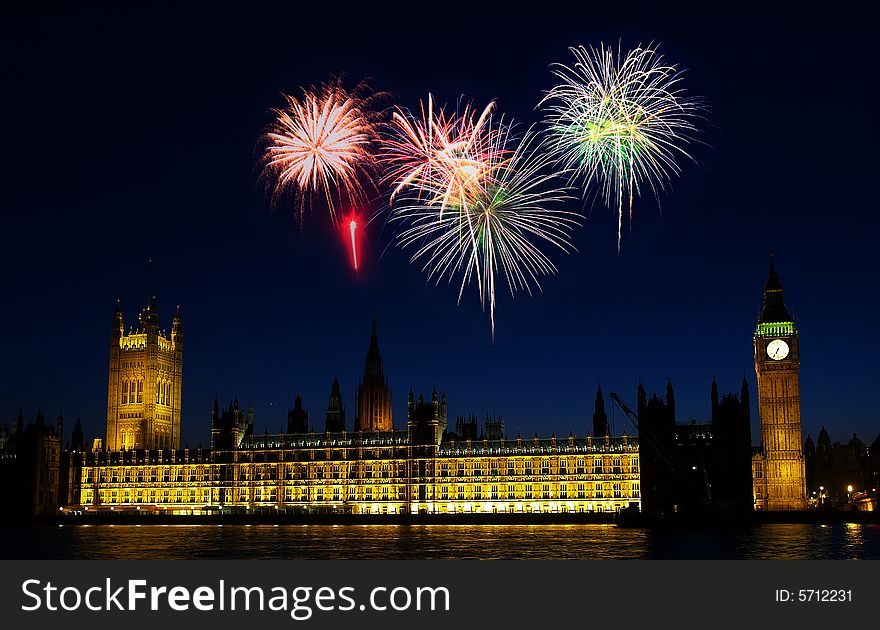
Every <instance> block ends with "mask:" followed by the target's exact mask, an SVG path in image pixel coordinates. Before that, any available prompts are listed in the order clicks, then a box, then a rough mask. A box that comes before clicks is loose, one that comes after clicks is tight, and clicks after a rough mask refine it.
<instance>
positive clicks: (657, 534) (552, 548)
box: [2, 524, 880, 559]
mask: <svg viewBox="0 0 880 630" xmlns="http://www.w3.org/2000/svg"><path fill="white" fill-rule="evenodd" d="M16 537H17V540H19V541H20V543H21V544H18V545H10V546H4V548H3V552H2V553H3V554H4V557H7V558H15V557H18V558H78V559H103V558H119V559H138V558H149V559H208V558H215V559H216V558H253V559H268V558H274V559H372V558H392V559H415V558H419V559H435V558H461V559H480V558H482V559H500V558H505V559H527V558H534V559H625V558H666V559H672V558H683V559H700V558H706V559H726V558H744V559H809V558H814V559H848V558H864V559H880V526H877V525H856V524H841V525H781V524H780V525H763V526H761V527H755V528H750V529H744V530H739V531H725V532H709V531H679V532H664V531H653V530H643V529H624V528H618V527H615V526H613V525H468V526H462V525H253V526H251V525H225V526H223V525H162V526H143V527H141V526H139V525H115V526H112V525H110V526H100V525H93V526H88V525H84V526H65V527H52V528H42V529H35V530H31V531H28V532H24V533H22V532H17V533H16Z"/></svg>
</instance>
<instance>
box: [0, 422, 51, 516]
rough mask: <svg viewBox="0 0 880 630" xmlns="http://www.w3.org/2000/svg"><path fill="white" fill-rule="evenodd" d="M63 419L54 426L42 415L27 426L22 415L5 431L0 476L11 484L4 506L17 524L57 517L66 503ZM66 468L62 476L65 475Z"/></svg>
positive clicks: (0, 453) (0, 455) (0, 456)
mask: <svg viewBox="0 0 880 630" xmlns="http://www.w3.org/2000/svg"><path fill="white" fill-rule="evenodd" d="M63 431H64V419H63V418H62V417H61V416H59V417H58V420H57V421H56V422H55V423H54V424H53V423H51V422H47V421H46V419H45V418H44V416H43V413H42V412H37V416H36V420H35V421H34V422H31V423H28V424H27V425H26V426H25V425H24V418H23V417H22V415H21V413H19V415H18V417H17V418H16V419H15V421H14V422H13V424H12V430H11V431H5V433H6V440H5V443H4V445H3V450H2V451H0V474H2V475H4V477H3V478H4V479H8V480H15V483H11V484H9V490H8V492H7V493H6V494H5V496H4V506H5V508H6V510H8V514H9V517H10V518H11V519H12V520H13V521H15V520H19V521H28V520H30V519H32V518H34V517H42V516H48V515H50V514H54V512H55V511H56V510H57V509H58V507H59V506H60V505H61V504H62V503H63V502H66V501H67V499H68V497H67V492H66V491H67V487H66V485H62V480H63V481H65V482H66V481H67V465H66V463H64V464H63V462H62V444H61V439H62V434H63ZM62 469H63V473H62Z"/></svg>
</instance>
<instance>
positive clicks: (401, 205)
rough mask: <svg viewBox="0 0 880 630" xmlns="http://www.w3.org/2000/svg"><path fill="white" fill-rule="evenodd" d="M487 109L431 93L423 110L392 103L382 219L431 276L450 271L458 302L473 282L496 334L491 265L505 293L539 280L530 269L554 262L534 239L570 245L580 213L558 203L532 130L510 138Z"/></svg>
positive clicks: (563, 191)
mask: <svg viewBox="0 0 880 630" xmlns="http://www.w3.org/2000/svg"><path fill="white" fill-rule="evenodd" d="M491 111H492V110H491V105H490V107H488V108H486V109H485V110H483V111H482V113H481V114H479V115H477V112H476V111H475V110H473V109H471V108H470V107H469V106H468V107H465V108H464V111H463V113H462V114H460V115H459V114H453V115H450V116H446V115H445V114H444V113H443V112H442V111H434V109H433V104H432V103H431V100H430V99H429V102H428V106H427V108H425V107H423V108H422V116H421V118H417V117H415V116H412V115H409V114H407V113H405V112H401V111H398V112H397V114H396V116H395V119H394V120H393V121H392V129H393V132H395V135H394V139H392V140H389V141H388V143H387V145H386V150H385V151H384V152H383V159H384V160H387V164H388V169H389V172H390V173H391V175H390V178H391V181H392V184H393V185H394V195H395V199H394V202H393V203H392V206H391V215H390V219H391V220H392V221H399V222H400V223H401V224H402V225H401V228H400V231H399V232H398V235H397V243H398V244H399V245H400V246H401V247H403V248H405V249H410V250H411V251H412V252H413V253H412V255H411V261H412V262H416V261H418V262H420V263H421V264H422V268H423V271H425V272H427V275H428V278H429V280H435V281H436V282H437V283H438V284H439V282H440V281H441V280H442V279H443V278H448V280H449V281H450V282H452V281H453V280H454V279H456V280H457V282H458V283H459V292H458V299H459V301H460V300H461V297H462V295H463V293H464V288H465V286H467V285H468V284H470V283H471V282H472V281H473V282H474V283H475V284H476V285H477V288H478V293H479V297H480V302H481V304H482V305H483V308H486V305H487V304H488V307H489V313H490V320H491V326H492V335H493V336H494V334H495V290H496V288H497V283H498V280H497V276H498V275H499V273H500V276H502V277H503V278H504V282H505V283H506V284H507V287H508V289H509V290H510V293H511V295H513V294H514V293H515V292H516V291H517V290H525V291H527V292H528V293H529V294H531V292H532V287H536V288H538V289H540V283H539V280H538V278H539V277H540V276H542V275H547V274H551V273H554V272H555V271H556V268H555V266H554V265H553V262H552V261H551V260H550V258H549V257H548V255H547V254H546V253H545V252H544V251H543V249H542V246H550V247H551V248H558V249H560V250H562V251H566V252H567V251H569V250H571V249H573V247H572V246H571V241H570V233H571V229H572V228H573V227H574V226H575V225H577V224H578V219H579V215H577V214H576V213H572V212H568V211H564V210H561V209H559V208H558V204H559V202H561V201H563V200H564V199H566V198H568V197H569V194H568V188H567V187H565V186H562V187H560V186H558V185H556V184H555V183H554V179H555V175H554V174H553V173H552V172H551V171H550V169H549V168H548V167H549V166H551V165H552V160H553V157H552V156H551V154H550V153H548V152H547V151H543V150H541V147H540V146H539V145H540V143H539V142H538V140H537V136H536V135H535V134H533V133H532V132H531V130H529V131H528V132H526V133H525V135H524V136H523V138H522V139H521V140H518V139H517V138H516V137H515V136H514V135H513V133H512V127H511V125H508V124H504V122H503V120H500V119H498V120H495V119H494V118H493V116H492V113H491Z"/></svg>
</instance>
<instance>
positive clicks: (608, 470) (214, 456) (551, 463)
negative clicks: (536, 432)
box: [80, 427, 640, 514]
mask: <svg viewBox="0 0 880 630" xmlns="http://www.w3.org/2000/svg"><path fill="white" fill-rule="evenodd" d="M413 434H414V431H413V428H412V427H410V431H397V432H387V433H373V434H364V433H357V434H353V433H338V434H330V433H328V434H314V433H312V434H305V435H295V434H294V435H291V434H281V435H276V436H259V437H258V438H254V439H250V440H248V441H246V443H245V444H243V445H242V447H241V448H239V449H235V450H232V451H218V452H210V451H207V450H201V449H189V450H179V451H130V452H93V453H87V454H86V455H85V456H84V460H83V461H82V464H83V466H82V468H81V471H80V480H81V490H80V497H81V507H82V508H83V509H91V510H108V509H110V508H111V507H112V508H114V509H115V510H126V509H127V510H146V511H150V512H156V511H169V512H171V513H185V514H197V513H213V512H217V511H220V510H221V509H236V510H239V511H241V510H247V509H252V508H278V509H280V510H285V511H295V512H300V511H302V512H315V511H318V512H328V513H330V512H338V513H354V514H358V513H360V514H384V513H387V514H398V513H410V514H418V513H441V514H442V513H493V512H514V513H561V512H614V511H618V510H620V509H622V508H624V507H628V506H633V505H634V506H636V507H638V506H639V505H640V491H639V456H638V446H637V445H636V443H635V441H634V440H633V439H631V438H627V437H626V436H623V437H620V438H608V437H607V438H603V439H596V440H594V439H592V438H590V437H587V438H574V437H569V438H567V439H561V440H557V439H556V438H550V439H538V438H534V439H531V440H523V439H520V438H518V439H515V440H494V441H489V440H467V441H463V442H444V443H443V444H442V445H440V446H439V447H438V446H436V444H424V445H418V444H413V443H411V442H410V438H411V436H412V435H413Z"/></svg>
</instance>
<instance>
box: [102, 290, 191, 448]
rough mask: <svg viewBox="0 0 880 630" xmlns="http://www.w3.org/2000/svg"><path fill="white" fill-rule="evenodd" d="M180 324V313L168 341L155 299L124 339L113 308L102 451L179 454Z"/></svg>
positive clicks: (119, 318)
mask: <svg viewBox="0 0 880 630" xmlns="http://www.w3.org/2000/svg"><path fill="white" fill-rule="evenodd" d="M182 369H183V322H182V319H181V316H180V307H178V308H177V313H176V314H175V315H174V319H173V322H172V325H171V335H170V337H169V336H166V335H165V334H163V332H162V331H160V329H159V311H158V307H157V306H156V298H155V297H153V298H152V299H151V300H150V304H149V305H148V306H147V307H146V308H145V309H144V310H143V311H141V313H140V316H139V322H138V328H137V329H132V330H131V331H130V332H129V333H128V334H126V333H125V329H124V321H123V317H122V308H121V307H120V306H119V305H117V307H116V313H115V314H114V316H113V327H112V331H111V335H110V377H109V383H108V387H107V436H106V447H107V449H108V450H111V451H119V450H132V449H177V448H180V402H181V401H180V395H181V382H182V380H181V377H182Z"/></svg>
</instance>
